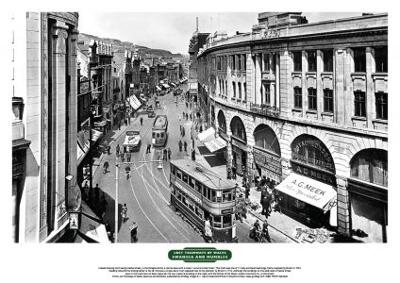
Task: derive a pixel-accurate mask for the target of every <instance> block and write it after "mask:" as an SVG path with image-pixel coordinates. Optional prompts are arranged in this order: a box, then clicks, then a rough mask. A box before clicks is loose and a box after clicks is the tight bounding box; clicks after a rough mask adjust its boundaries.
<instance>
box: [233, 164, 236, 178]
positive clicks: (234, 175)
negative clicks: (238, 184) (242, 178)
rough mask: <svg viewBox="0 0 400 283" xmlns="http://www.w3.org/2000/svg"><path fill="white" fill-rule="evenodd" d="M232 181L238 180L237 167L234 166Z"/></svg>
mask: <svg viewBox="0 0 400 283" xmlns="http://www.w3.org/2000/svg"><path fill="white" fill-rule="evenodd" d="M232 179H233V180H236V167H235V166H232Z"/></svg>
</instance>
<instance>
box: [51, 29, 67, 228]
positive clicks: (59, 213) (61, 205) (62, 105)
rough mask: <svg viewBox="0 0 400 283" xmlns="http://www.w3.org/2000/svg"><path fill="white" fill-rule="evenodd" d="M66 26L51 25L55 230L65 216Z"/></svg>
mask: <svg viewBox="0 0 400 283" xmlns="http://www.w3.org/2000/svg"><path fill="white" fill-rule="evenodd" d="M67 29H68V26H67V25H66V24H65V23H63V22H60V21H57V22H56V24H55V25H54V26H53V27H52V36H53V44H54V49H53V66H52V69H53V78H52V79H53V96H54V97H55V98H56V103H55V109H54V111H53V113H52V114H53V119H54V122H53V125H54V128H53V129H54V131H55V132H56V134H55V143H54V144H53V147H54V148H55V159H54V160H53V162H54V163H55V166H56V169H55V178H54V181H55V184H51V186H52V190H55V198H54V199H55V203H54V206H55V209H56V211H55V225H54V229H55V230H57V229H58V228H59V227H60V226H61V225H62V220H63V217H64V216H65V212H66V210H65V140H66V138H67V137H66V135H65V127H66V124H65V123H66V121H65V116H66V114H67V113H66V112H65V109H66V92H65V89H66V85H65V81H66V73H65V66H66V61H65V55H66V44H67V41H66V40H67V38H68V32H67Z"/></svg>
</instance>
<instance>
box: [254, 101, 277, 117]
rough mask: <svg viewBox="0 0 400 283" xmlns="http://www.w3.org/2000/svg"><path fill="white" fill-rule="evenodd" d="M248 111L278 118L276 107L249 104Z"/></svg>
mask: <svg viewBox="0 0 400 283" xmlns="http://www.w3.org/2000/svg"><path fill="white" fill-rule="evenodd" d="M250 111H251V112H254V113H258V114H261V115H264V116H273V117H279V113H280V110H279V108H278V107H276V106H270V105H266V104H256V103H250Z"/></svg>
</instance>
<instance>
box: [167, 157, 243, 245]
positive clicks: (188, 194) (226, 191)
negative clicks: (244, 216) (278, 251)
mask: <svg viewBox="0 0 400 283" xmlns="http://www.w3.org/2000/svg"><path fill="white" fill-rule="evenodd" d="M170 165H171V173H170V186H171V205H172V207H173V208H175V210H178V211H179V212H180V213H182V214H183V215H184V216H185V217H186V218H187V219H188V220H189V221H191V222H192V223H193V224H194V225H195V226H196V227H197V228H198V229H199V230H201V231H202V232H203V233H204V230H205V221H206V220H207V219H209V220H210V223H211V229H212V234H213V240H214V241H216V242H237V241H238V238H237V235H236V225H234V215H235V210H236V189H237V185H236V183H234V182H232V181H230V180H226V179H221V178H220V177H219V176H218V175H216V174H215V173H214V172H212V171H211V170H208V169H207V168H204V167H202V166H201V165H200V164H198V163H196V162H194V161H192V160H190V159H179V160H171V163H170Z"/></svg>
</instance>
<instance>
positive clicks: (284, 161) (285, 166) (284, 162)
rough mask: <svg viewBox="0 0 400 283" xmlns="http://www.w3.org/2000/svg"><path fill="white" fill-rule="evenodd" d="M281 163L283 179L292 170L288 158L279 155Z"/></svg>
mask: <svg viewBox="0 0 400 283" xmlns="http://www.w3.org/2000/svg"><path fill="white" fill-rule="evenodd" d="M281 165H282V180H285V178H286V177H287V176H289V174H290V173H291V172H292V168H291V166H290V160H289V159H286V158H284V157H281Z"/></svg>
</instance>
